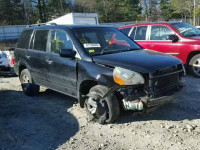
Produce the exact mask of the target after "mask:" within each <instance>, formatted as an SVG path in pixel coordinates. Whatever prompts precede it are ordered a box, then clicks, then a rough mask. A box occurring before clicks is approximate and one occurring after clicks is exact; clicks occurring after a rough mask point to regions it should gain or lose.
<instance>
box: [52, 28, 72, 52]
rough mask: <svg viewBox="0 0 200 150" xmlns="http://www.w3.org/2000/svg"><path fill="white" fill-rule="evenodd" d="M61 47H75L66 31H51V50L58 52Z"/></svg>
mask: <svg viewBox="0 0 200 150" xmlns="http://www.w3.org/2000/svg"><path fill="white" fill-rule="evenodd" d="M60 49H73V44H72V41H71V39H70V38H69V36H68V34H67V33H66V32H65V31H62V30H54V31H52V32H51V52H52V53H57V54H58V53H59V51H60Z"/></svg>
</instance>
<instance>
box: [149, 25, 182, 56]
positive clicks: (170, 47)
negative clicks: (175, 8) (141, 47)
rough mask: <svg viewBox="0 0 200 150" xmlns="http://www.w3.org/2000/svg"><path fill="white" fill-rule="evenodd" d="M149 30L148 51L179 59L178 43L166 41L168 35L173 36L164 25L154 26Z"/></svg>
mask: <svg viewBox="0 0 200 150" xmlns="http://www.w3.org/2000/svg"><path fill="white" fill-rule="evenodd" d="M150 29H151V30H150V36H149V39H148V41H149V49H151V50H155V51H159V52H162V53H166V54H170V55H174V56H176V57H179V54H180V52H179V51H180V48H181V47H180V46H181V45H180V42H172V41H171V40H167V36H168V35H172V34H175V33H174V32H173V31H172V30H171V29H170V28H168V27H167V26H164V25H154V26H151V28H150Z"/></svg>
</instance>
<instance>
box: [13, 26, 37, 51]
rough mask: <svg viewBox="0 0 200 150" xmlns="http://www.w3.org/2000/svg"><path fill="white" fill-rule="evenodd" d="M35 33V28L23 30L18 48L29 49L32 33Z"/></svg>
mask: <svg viewBox="0 0 200 150" xmlns="http://www.w3.org/2000/svg"><path fill="white" fill-rule="evenodd" d="M32 33H33V30H25V31H23V32H22V35H21V37H20V39H19V42H18V44H17V47H18V48H23V49H28V48H29V41H30V38H31V34H32Z"/></svg>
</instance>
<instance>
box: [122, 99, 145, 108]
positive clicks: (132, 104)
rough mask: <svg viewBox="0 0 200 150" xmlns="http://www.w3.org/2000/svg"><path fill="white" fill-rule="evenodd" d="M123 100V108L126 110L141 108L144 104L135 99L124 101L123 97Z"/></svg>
mask: <svg viewBox="0 0 200 150" xmlns="http://www.w3.org/2000/svg"><path fill="white" fill-rule="evenodd" d="M122 101H123V106H124V109H126V110H143V109H144V105H143V102H142V101H141V100H136V101H126V100H125V99H123V100H122Z"/></svg>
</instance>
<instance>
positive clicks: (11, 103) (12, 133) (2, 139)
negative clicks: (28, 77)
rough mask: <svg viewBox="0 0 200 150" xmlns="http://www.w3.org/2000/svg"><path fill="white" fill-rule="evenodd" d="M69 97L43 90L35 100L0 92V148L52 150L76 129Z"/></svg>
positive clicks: (12, 92)
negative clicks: (69, 109)
mask: <svg viewBox="0 0 200 150" xmlns="http://www.w3.org/2000/svg"><path fill="white" fill-rule="evenodd" d="M74 100H75V99H73V98H70V97H68V96H66V95H63V94H59V93H57V92H54V91H51V90H46V91H45V92H43V93H41V94H40V95H39V96H38V97H27V96H25V95H24V94H23V93H22V92H20V91H0V149H12V150H25V149H26V150H27V149H30V150H46V149H50V150H51V149H52V150H53V149H56V148H57V147H58V146H59V145H62V144H63V143H65V142H66V141H67V140H69V138H70V137H72V136H74V135H75V134H76V133H77V132H78V130H79V124H78V121H77V119H76V118H75V117H74V116H73V115H72V114H70V113H69V112H68V110H67V109H68V108H70V107H72V105H73V103H74Z"/></svg>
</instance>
